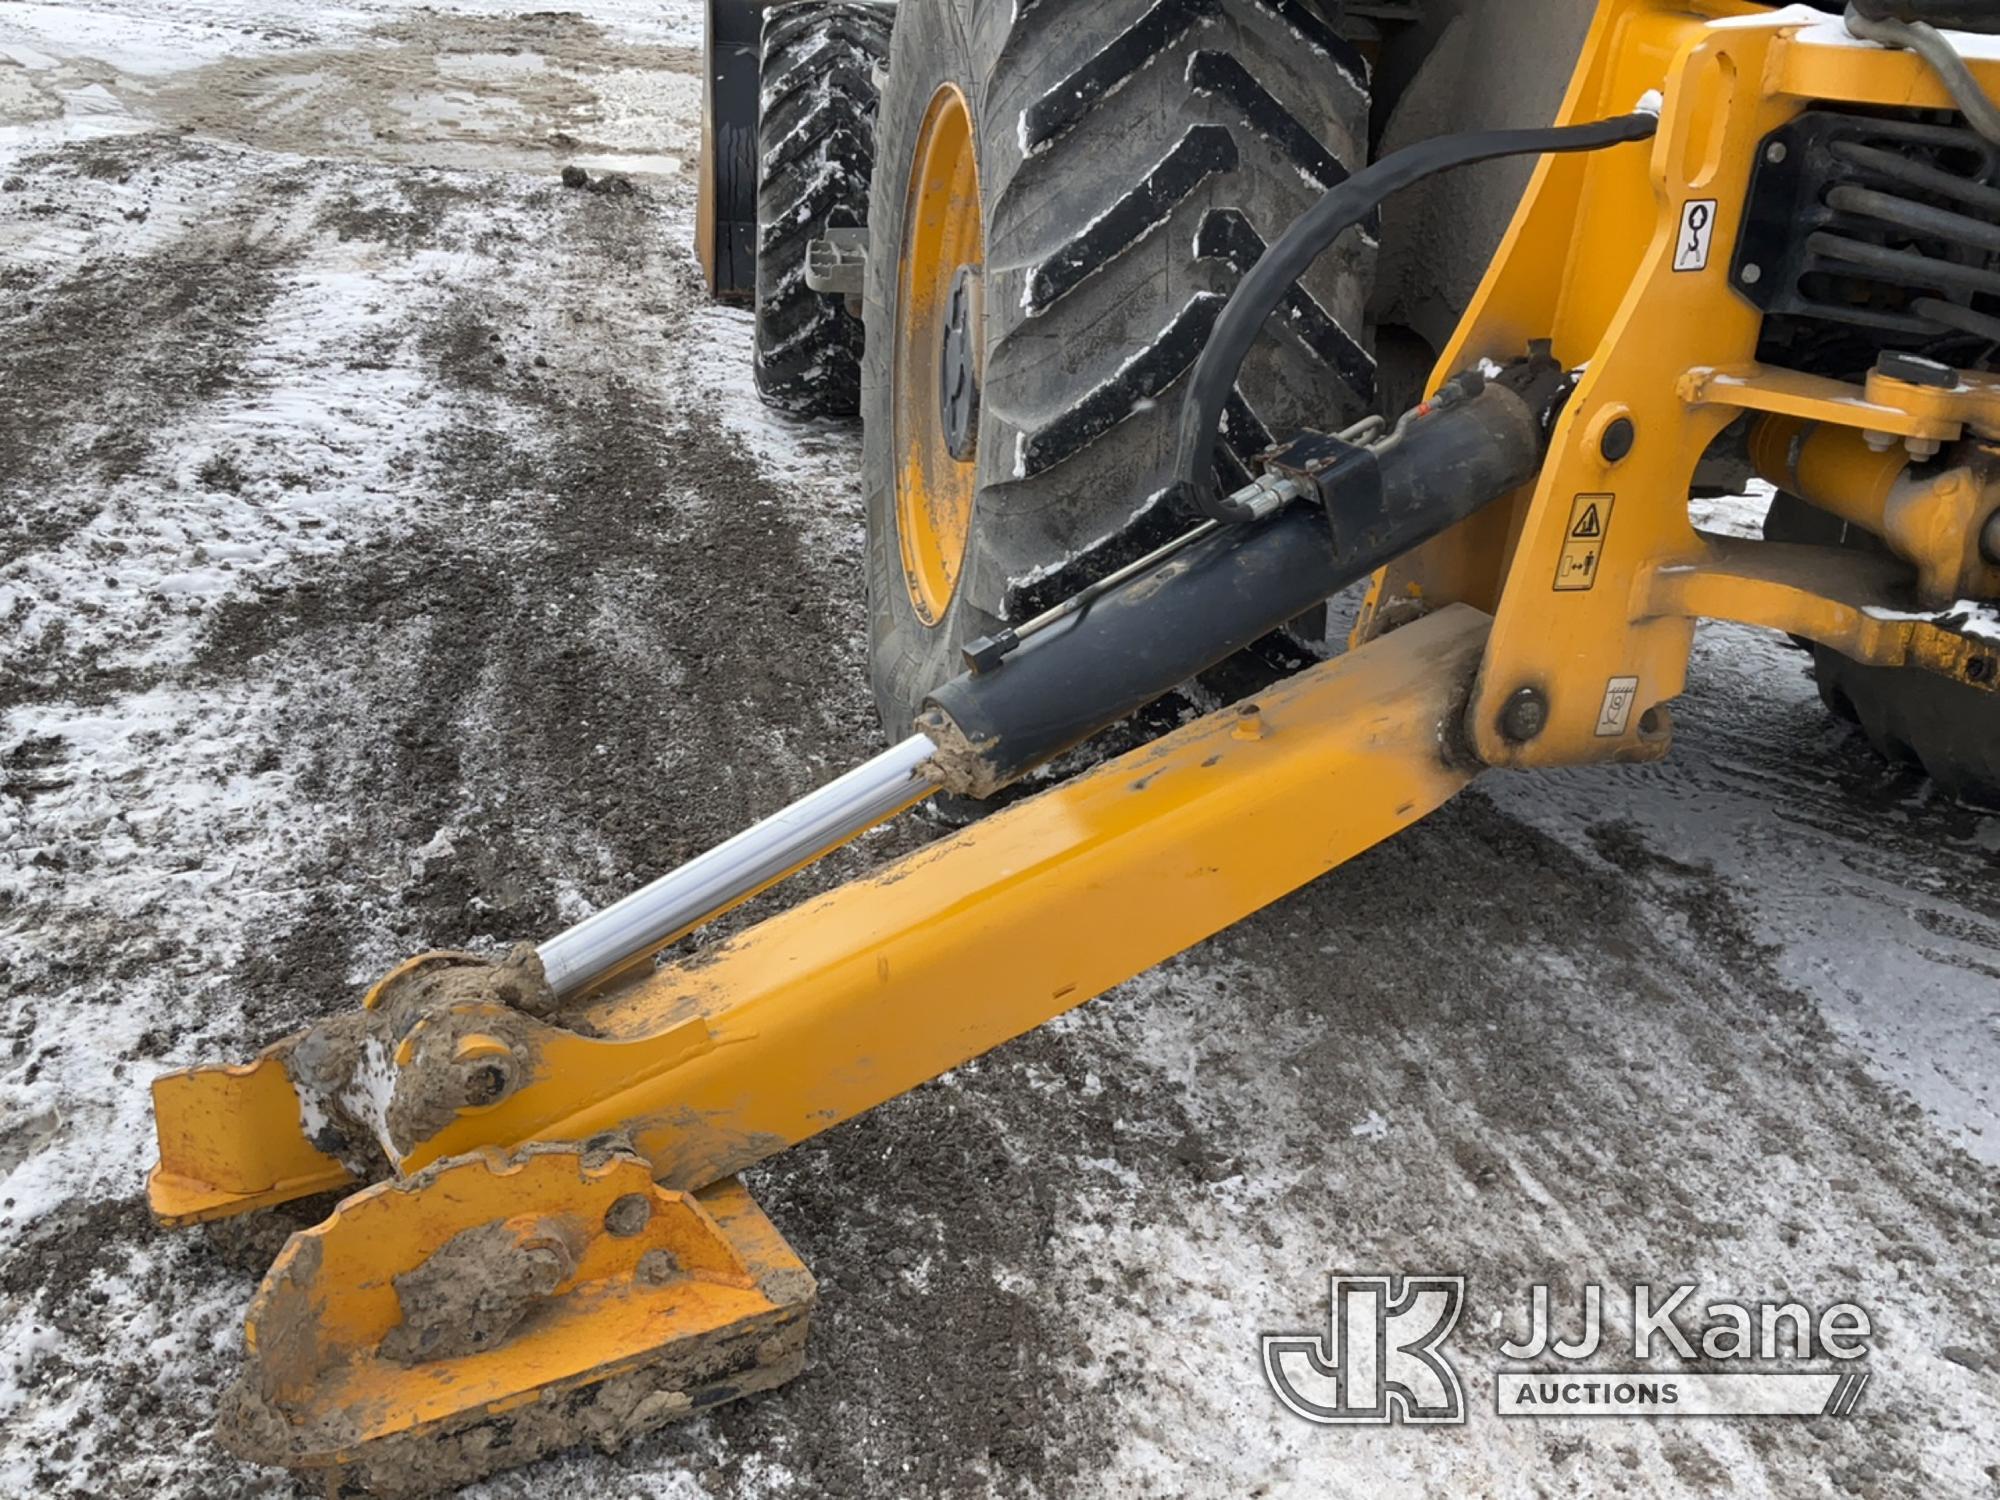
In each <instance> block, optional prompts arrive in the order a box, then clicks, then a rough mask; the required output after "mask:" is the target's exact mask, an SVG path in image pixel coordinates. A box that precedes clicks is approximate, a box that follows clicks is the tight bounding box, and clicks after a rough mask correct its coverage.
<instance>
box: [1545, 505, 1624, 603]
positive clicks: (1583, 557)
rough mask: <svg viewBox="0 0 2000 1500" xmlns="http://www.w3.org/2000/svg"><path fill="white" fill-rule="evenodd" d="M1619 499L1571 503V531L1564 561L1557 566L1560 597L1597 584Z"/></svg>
mask: <svg viewBox="0 0 2000 1500" xmlns="http://www.w3.org/2000/svg"><path fill="white" fill-rule="evenodd" d="M1616 499H1617V497H1616V496H1614V495H1578V496H1577V497H1576V499H1575V500H1573V501H1571V502H1570V507H1569V531H1568V532H1567V533H1566V534H1565V535H1564V537H1563V549H1562V560H1561V561H1560V562H1558V563H1557V564H1556V584H1555V586H1556V590H1557V592H1558V593H1576V592H1579V591H1581V590H1583V589H1587V588H1590V587H1592V586H1593V585H1594V584H1595V583H1596V582H1597V564H1598V562H1599V560H1600V559H1601V558H1602V556H1603V554H1604V538H1605V535H1606V533H1608V532H1609V531H1610V530H1611V507H1612V504H1613V503H1614V502H1615V500H1616Z"/></svg>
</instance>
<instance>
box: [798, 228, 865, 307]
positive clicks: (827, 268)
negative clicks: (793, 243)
mask: <svg viewBox="0 0 2000 1500" xmlns="http://www.w3.org/2000/svg"><path fill="white" fill-rule="evenodd" d="M806 285H807V286H809V287H811V288H812V289H813V290H814V291H816V292H825V293H827V294H828V295H829V296H835V297H845V298H846V299H847V310H848V311H849V312H850V313H852V314H853V315H854V316H855V317H857V318H858V317H860V316H861V297H862V293H863V291H864V290H865V289H866V287H867V285H868V230H867V229H866V228H865V227H863V228H860V229H829V230H827V232H826V234H825V235H824V236H822V237H821V238H819V239H816V240H814V241H812V242H811V243H810V244H808V245H807V246H806Z"/></svg>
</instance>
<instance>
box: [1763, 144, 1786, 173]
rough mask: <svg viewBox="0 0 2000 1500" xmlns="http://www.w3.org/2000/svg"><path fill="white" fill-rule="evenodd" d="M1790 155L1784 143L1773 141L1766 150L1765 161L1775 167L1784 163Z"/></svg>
mask: <svg viewBox="0 0 2000 1500" xmlns="http://www.w3.org/2000/svg"><path fill="white" fill-rule="evenodd" d="M1788 154H1789V153H1788V152H1787V151H1786V150H1785V143H1784V142H1783V141H1773V142H1771V144H1770V145H1768V146H1766V147H1765V148H1764V160H1765V161H1767V162H1769V163H1770V164H1771V165H1772V166H1774V167H1775V166H1776V165H1777V164H1778V163H1779V162H1781V161H1783V160H1784V159H1785V157H1786V156H1787V155H1788Z"/></svg>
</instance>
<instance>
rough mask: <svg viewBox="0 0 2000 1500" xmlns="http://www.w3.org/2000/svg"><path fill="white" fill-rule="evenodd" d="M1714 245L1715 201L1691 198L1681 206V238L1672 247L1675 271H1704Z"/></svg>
mask: <svg viewBox="0 0 2000 1500" xmlns="http://www.w3.org/2000/svg"><path fill="white" fill-rule="evenodd" d="M1714 243H1715V200H1714V199H1713V198H1692V199H1690V200H1689V201H1688V202H1686V203H1684V204H1682V205H1681V237H1680V240H1679V242H1678V243H1677V244H1676V245H1675V246H1674V269H1675V270H1676V271H1706V270H1707V269H1708V249H1709V246H1711V245H1713V244H1714Z"/></svg>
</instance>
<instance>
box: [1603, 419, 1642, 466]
mask: <svg viewBox="0 0 2000 1500" xmlns="http://www.w3.org/2000/svg"><path fill="white" fill-rule="evenodd" d="M1638 437H1639V429H1638V428H1636V427H1634V426H1633V425H1632V419H1631V418H1630V417H1614V418H1613V419H1612V420H1611V421H1610V422H1609V423H1608V424H1607V425H1606V426H1605V429H1604V435H1603V436H1602V437H1600V438H1599V439H1598V440H1597V451H1598V452H1599V453H1601V454H1603V455H1604V461H1605V462H1606V463H1608V464H1616V463H1623V462H1624V461H1625V458H1626V455H1628V454H1629V453H1631V451H1632V444H1633V443H1634V442H1636V441H1637V440H1638Z"/></svg>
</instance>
